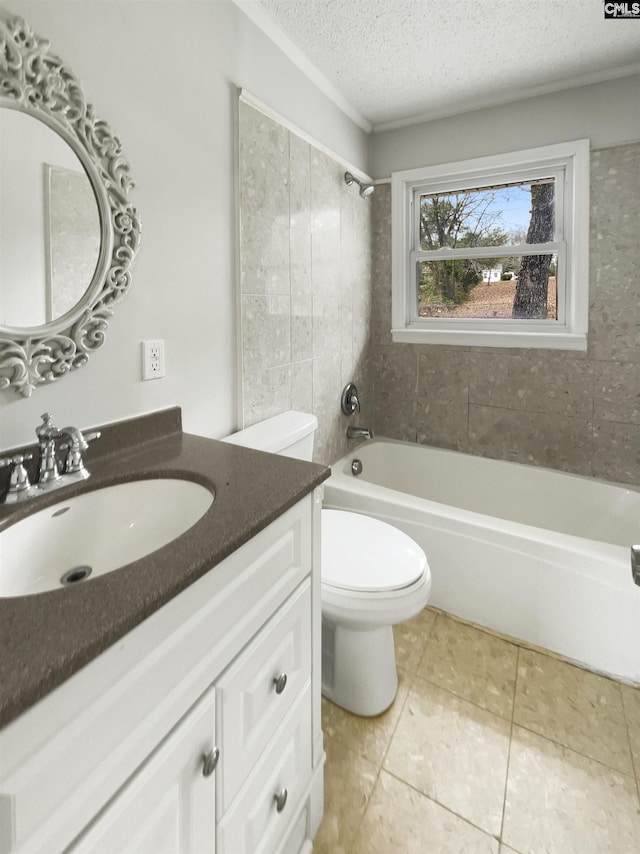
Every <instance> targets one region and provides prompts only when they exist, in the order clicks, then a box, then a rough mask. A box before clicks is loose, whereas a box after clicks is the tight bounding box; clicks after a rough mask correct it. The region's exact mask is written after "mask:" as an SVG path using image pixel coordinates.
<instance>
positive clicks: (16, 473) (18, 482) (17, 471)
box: [0, 454, 33, 504]
mask: <svg viewBox="0 0 640 854" xmlns="http://www.w3.org/2000/svg"><path fill="white" fill-rule="evenodd" d="M31 459H33V454H16V455H15V456H13V457H3V458H2V459H0V467H2V468H5V467H6V466H11V467H12V468H11V474H10V475H9V486H8V487H7V492H6V495H5V497H4V500H5V502H6V503H7V504H13V503H15V502H16V501H20V499H21V498H27V497H28V495H29V494H30V490H31V484H30V483H29V475H28V474H27V470H26V469H25V467H24V465H23V464H24V462H25V460H31Z"/></svg>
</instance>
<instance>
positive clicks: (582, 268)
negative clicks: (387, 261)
mask: <svg viewBox="0 0 640 854" xmlns="http://www.w3.org/2000/svg"><path fill="white" fill-rule="evenodd" d="M540 177H555V194H554V205H555V222H556V234H555V238H556V239H555V240H554V241H553V242H549V243H544V244H529V245H526V244H519V245H516V246H514V247H513V248H511V247H504V246H499V247H491V246H487V247H470V248H464V249H440V250H423V249H420V248H419V246H420V230H419V229H420V226H419V217H418V215H417V211H418V210H419V200H418V196H420V195H425V194H431V193H441V194H444V193H450V192H455V191H456V190H466V189H471V188H475V187H482V186H487V185H491V184H502V183H505V184H506V183H515V182H517V181H526V180H534V179H535V178H540ZM391 221H392V325H391V335H392V339H393V341H398V342H404V343H421V344H455V345H463V346H487V347H538V348H549V349H566V350H586V348H587V331H588V316H589V257H588V252H589V248H588V240H589V140H588V139H582V140H575V141H572V142H565V143H558V144H555V145H547V146H542V147H540V148H532V149H526V150H523V151H515V152H510V153H507V154H499V155H491V156H489V157H479V158H474V159H473V160H464V161H458V162H454V163H445V164H441V165H436V166H428V167H422V168H418V169H408V170H404V171H401V172H393V173H392V175H391ZM523 250H525V251H523ZM525 254H527V255H529V254H530V255H534V254H555V255H556V256H557V262H558V276H557V282H556V287H557V306H558V312H557V319H556V320H520V319H515V320H514V319H511V318H449V317H447V318H420V317H418V314H417V311H418V292H417V275H416V270H417V264H418V262H419V261H437V260H454V259H460V258H478V257H480V258H490V257H504V256H505V255H514V256H516V255H517V256H521V255H525Z"/></svg>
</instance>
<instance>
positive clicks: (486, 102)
mask: <svg viewBox="0 0 640 854" xmlns="http://www.w3.org/2000/svg"><path fill="white" fill-rule="evenodd" d="M635 74H640V62H635V63H632V64H631V65H622V66H619V67H618V68H610V69H607V70H606V71H594V72H592V73H590V74H583V75H581V76H580V77H572V78H570V79H568V80H559V81H557V82H555V83H549V84H545V85H543V86H531V87H528V88H522V89H516V90H514V91H512V92H509V94H508V95H505V96H504V97H501V98H500V97H498V98H496V97H487V98H484V99H483V98H473V99H468V100H467V101H462V102H460V103H459V104H458V106H457V107H455V108H453V109H445V110H425V111H424V112H422V113H416V114H415V115H413V116H407V117H406V118H403V119H394V120H393V121H390V122H380V123H378V124H374V125H373V128H372V130H373V133H384V132H385V131H388V130H398V129H399V128H404V127H409V126H410V125H419V124H423V123H424V122H432V121H436V120H437V119H447V118H450V117H452V116H458V115H462V114H463V113H472V112H474V111H475V110H484V109H487V108H489V107H500V106H502V105H503V104H511V103H514V102H515V101H524V100H527V99H529V98H537V97H539V96H540V95H552V94H554V93H555V92H563V91H564V90H567V89H578V88H579V87H580V86H589V85H591V84H592V83H606V82H607V81H608V80H618V79H620V78H622V77H632V76H633V75H635Z"/></svg>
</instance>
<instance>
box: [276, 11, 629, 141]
mask: <svg viewBox="0 0 640 854" xmlns="http://www.w3.org/2000/svg"><path fill="white" fill-rule="evenodd" d="M259 3H260V6H261V7H262V8H263V10H264V11H265V12H266V13H267V15H268V16H269V17H270V18H271V19H272V21H273V22H275V24H276V25H277V27H278V28H279V29H280V30H281V31H282V32H283V33H284V34H285V35H286V36H287V37H288V38H289V39H290V40H291V41H292V42H293V43H294V45H296V46H297V47H298V48H299V49H300V50H301V51H302V53H303V54H304V55H305V56H306V58H307V59H308V60H309V61H310V62H311V63H312V64H313V65H314V66H315V67H316V68H317V69H318V70H319V71H320V72H321V74H323V75H324V77H325V78H326V79H327V80H328V82H329V83H330V84H331V85H332V86H333V88H334V89H336V90H337V91H338V92H339V93H340V94H341V95H342V96H343V97H344V98H345V99H346V100H347V101H348V102H349V103H350V104H351V106H352V107H353V108H354V109H355V110H356V111H357V112H358V113H359V114H360V115H361V116H363V117H364V118H365V119H366V120H367V121H368V122H370V123H371V124H372V125H373V126H374V127H375V126H379V125H381V124H385V123H387V122H396V121H402V120H407V119H409V118H412V117H417V116H424V117H425V118H428V117H435V116H443V115H450V114H453V113H457V112H463V111H465V110H470V109H474V108H475V107H481V106H486V105H488V104H495V103H500V102H502V101H507V100H510V99H515V98H521V97H526V96H527V95H532V94H537V93H539V92H544V91H553V90H554V89H560V88H563V86H564V85H567V86H569V85H576V83H579V82H590V80H591V79H594V80H595V79H606V78H607V77H615V76H617V74H619V73H620V72H619V69H622V68H625V67H626V66H630V65H636V64H640V21H633V20H607V21H605V20H604V16H603V3H602V0H259ZM638 68H640V65H638ZM626 70H627V71H629V70H630V69H626Z"/></svg>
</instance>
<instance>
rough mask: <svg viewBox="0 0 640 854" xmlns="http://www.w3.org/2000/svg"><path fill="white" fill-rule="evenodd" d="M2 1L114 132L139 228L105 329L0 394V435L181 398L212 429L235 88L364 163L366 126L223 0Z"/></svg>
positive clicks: (228, 328)
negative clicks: (74, 359)
mask: <svg viewBox="0 0 640 854" xmlns="http://www.w3.org/2000/svg"><path fill="white" fill-rule="evenodd" d="M5 8H7V7H5ZM8 8H9V10H10V11H11V12H13V13H16V14H19V15H22V16H24V17H25V18H26V19H27V21H28V22H29V23H30V24H31V26H32V27H33V29H34V30H35V31H36V32H38V33H39V34H41V35H43V36H45V37H47V38H48V39H49V40H50V42H51V45H52V49H53V50H54V52H56V53H58V54H59V55H60V56H62V57H63V58H64V59H65V61H66V62H67V64H68V65H69V66H70V67H71V68H72V69H73V71H74V72H75V73H76V74H77V75H78V76H79V77H80V79H81V81H82V82H83V85H84V88H85V92H86V93H87V97H88V99H89V100H90V101H91V102H92V103H93V104H94V105H95V107H96V112H97V114H98V116H100V117H102V118H104V119H106V120H107V121H108V122H109V123H110V124H111V125H112V127H113V128H114V130H115V131H116V132H117V133H118V135H119V136H120V138H121V139H122V142H123V146H124V150H125V153H126V155H127V157H128V158H129V160H130V162H131V166H132V172H133V177H134V179H135V182H136V188H135V190H134V191H133V194H132V200H133V202H134V204H135V205H136V206H137V207H138V209H139V211H140V215H141V219H142V229H143V231H142V248H141V250H140V253H139V255H138V258H137V261H136V267H135V270H134V276H133V286H132V289H131V292H130V294H129V295H128V296H127V297H126V299H125V300H124V302H123V303H122V304H121V305H120V306H119V307H118V308H117V310H116V314H115V317H114V318H113V321H112V322H111V325H110V327H109V330H108V337H107V341H106V344H105V345H104V346H103V347H102V348H101V349H100V350H98V351H96V353H95V354H94V355H93V356H91V358H90V360H89V364H88V365H87V366H85V367H84V368H81V369H80V370H79V371H76V372H74V373H73V374H71V375H69V376H67V377H64V378H63V379H62V380H61V381H59V382H58V383H55V384H53V385H50V386H47V387H44V388H39V389H37V390H36V391H35V392H34V394H33V396H32V397H31V398H30V399H22V398H19V397H18V396H17V395H15V393H8V392H3V393H0V448H6V447H10V446H12V445H16V444H20V443H22V442H24V441H30V440H32V439H33V429H34V427H35V425H36V424H37V422H38V420H39V415H40V413H41V412H44V411H45V410H50V411H51V412H52V413H53V414H54V416H55V418H56V420H57V421H58V423H62V422H64V423H65V424H68V423H73V424H77V425H79V426H89V425H93V424H99V423H104V422H107V421H111V420H117V419H120V418H125V417H131V416H133V415H137V414H141V413H145V412H150V411H153V410H155V409H160V408H163V407H166V406H172V405H180V406H182V410H183V420H184V427H185V429H186V430H189V431H191V432H195V433H200V434H202V435H209V436H213V437H220V436H223V435H225V434H226V433H228V432H230V431H231V430H232V429H233V428H234V427H235V425H236V418H237V414H236V382H237V376H236V367H237V366H236V337H235V336H236V329H235V325H236V323H235V321H236V313H235V312H236V310H235V299H236V294H235V278H234V262H235V249H234V230H235V229H234V217H235V179H234V167H235V163H234V160H235V111H236V88H235V87H236V86H243V87H245V88H246V89H248V90H249V91H250V92H252V93H253V94H254V95H256V96H257V97H259V98H260V99H262V100H263V101H264V102H266V103H267V104H269V105H270V106H272V107H273V108H274V109H276V110H278V111H280V112H281V113H282V114H283V115H284V116H286V117H287V118H288V119H289V120H290V121H291V122H293V123H294V124H296V125H298V126H299V127H300V128H301V129H302V130H304V131H305V132H307V133H309V134H310V135H312V136H314V137H315V138H317V139H318V140H319V141H320V142H322V143H324V144H325V145H327V146H328V147H329V148H331V149H332V150H334V151H335V152H336V153H338V154H340V155H341V156H342V157H344V158H345V159H346V160H350V161H351V162H353V163H354V165H356V166H359V167H360V168H361V169H363V170H366V167H367V138H366V135H365V134H364V133H363V132H362V131H361V130H360V129H359V128H357V127H356V126H355V125H354V124H353V123H352V122H351V121H350V120H349V119H348V118H347V117H346V116H345V115H344V114H343V113H342V112H341V111H340V110H338V109H337V108H336V107H335V106H334V105H333V104H332V103H331V102H330V101H329V100H328V99H327V98H326V97H325V96H324V95H322V94H321V93H320V92H319V91H318V90H317V89H316V88H315V87H314V86H313V84H311V83H310V82H309V81H308V80H307V79H306V78H305V77H303V76H302V74H301V73H300V72H299V71H298V70H297V68H296V67H295V66H293V65H292V64H291V63H290V62H289V61H288V60H287V59H286V57H284V55H283V54H281V53H280V51H279V50H278V49H277V48H276V47H275V46H274V45H273V44H272V43H271V42H270V41H269V40H268V39H266V37H264V36H263V35H262V34H261V33H260V32H259V31H258V30H257V29H256V28H255V26H254V25H253V24H251V23H250V22H249V21H248V19H247V18H246V17H245V16H244V15H243V14H242V13H241V12H240V11H239V9H238V8H237V7H235V6H234V5H233V4H232V3H231V0H202V1H201V2H179V0H166V2H157V0H142V1H141V2H140V1H139V2H132V0H91V2H83V3H78V2H73V0H71V1H70V0H30V2H25V0H15V2H11V0H9V5H8ZM145 338H164V339H165V343H166V369H167V376H166V377H165V378H164V379H162V380H154V381H151V382H145V383H143V382H141V380H140V341H141V340H143V339H145Z"/></svg>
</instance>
